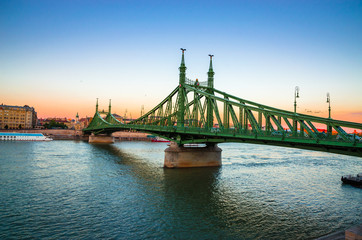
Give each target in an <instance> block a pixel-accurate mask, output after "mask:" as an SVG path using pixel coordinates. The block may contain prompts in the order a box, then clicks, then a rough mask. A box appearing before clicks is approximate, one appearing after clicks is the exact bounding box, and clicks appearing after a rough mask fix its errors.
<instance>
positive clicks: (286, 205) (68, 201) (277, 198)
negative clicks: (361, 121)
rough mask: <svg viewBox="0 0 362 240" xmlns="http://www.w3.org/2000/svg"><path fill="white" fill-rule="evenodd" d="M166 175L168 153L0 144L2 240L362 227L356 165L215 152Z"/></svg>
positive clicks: (254, 234)
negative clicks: (218, 161)
mask: <svg viewBox="0 0 362 240" xmlns="http://www.w3.org/2000/svg"><path fill="white" fill-rule="evenodd" d="M219 146H220V147H221V148H222V149H223V152H222V159H223V160H222V162H223V166H222V167H219V168H193V169H164V168H163V158H164V149H165V148H166V147H167V144H166V143H152V142H116V143H115V144H111V145H96V144H88V143H86V142H82V141H51V142H0V239H29V238H30V239H313V238H316V237H319V236H322V235H325V234H328V233H331V232H334V231H337V230H344V229H346V228H349V227H351V226H353V225H357V224H361V221H362V219H361V216H362V214H361V213H362V189H359V188H355V187H352V186H349V185H344V184H342V183H341V180H340V177H341V176H342V175H346V174H357V173H359V172H362V164H361V163H362V162H361V160H362V159H361V158H358V157H350V156H343V155H337V154H329V153H322V152H314V151H306V150H299V149H292V148H282V147H272V146H263V145H253V144H239V143H238V144H236V143H234V144H233V143H228V144H219Z"/></svg>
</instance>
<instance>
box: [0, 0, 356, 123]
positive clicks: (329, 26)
mask: <svg viewBox="0 0 362 240" xmlns="http://www.w3.org/2000/svg"><path fill="white" fill-rule="evenodd" d="M180 48H186V49H187V50H186V52H185V62H186V66H187V73H186V75H187V77H188V78H191V79H196V78H198V79H199V80H200V81H206V79H207V74H206V73H207V71H208V65H209V57H208V54H213V55H214V60H213V67H214V71H215V80H214V81H215V83H214V86H215V88H217V89H219V90H221V91H224V92H227V93H230V94H232V95H235V96H238V97H240V98H244V99H247V100H251V101H254V102H257V103H261V104H265V105H269V106H272V107H276V108H281V109H285V110H290V111H293V107H294V93H295V87H296V86H298V87H299V89H300V92H299V95H300V98H298V99H297V106H298V107H297V112H300V113H305V114H311V115H315V116H321V117H328V104H327V103H326V94H327V92H329V94H330V98H331V108H332V118H335V119H339V120H347V121H354V122H360V123H361V122H362V1H354V0H350V1H340V0H338V1H337V0H328V1H327V0H326V1H319V0H313V1H308V0H304V1H298V0H296V1H287V0H285V1H283V0H280V1H273V0H268V1H261V0H260V1H258V0H253V1H241V0H240V1H228V0H223V1H212V0H207V1H196V0H194V1H188V0H183V1H158V0H154V1H142V0H140V1H131V0H130V1H128V0H124V1H111V0H109V1H91V0H90V1H82V0H63V1H35V0H34V1H32V0H26V1H17V0H0V104H1V103H3V104H6V105H19V106H23V105H29V106H33V107H34V108H35V110H36V111H37V113H38V117H67V118H75V115H76V114H77V112H78V113H79V116H80V117H86V116H93V115H94V112H95V103H96V98H99V107H100V109H103V108H104V109H108V102H109V99H112V112H113V113H117V114H119V115H122V116H123V115H124V114H125V112H126V111H127V116H130V115H131V116H132V117H139V116H140V112H141V107H142V106H144V109H145V111H148V110H150V109H152V108H153V107H154V106H156V105H157V104H158V103H159V102H161V101H162V100H163V99H164V98H165V97H166V96H167V95H168V94H169V93H170V92H171V91H172V90H173V89H174V88H175V87H176V86H177V85H178V74H179V72H178V71H179V70H178V67H179V65H180V61H181V51H180Z"/></svg>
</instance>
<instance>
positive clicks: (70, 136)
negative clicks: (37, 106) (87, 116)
mask: <svg viewBox="0 0 362 240" xmlns="http://www.w3.org/2000/svg"><path fill="white" fill-rule="evenodd" d="M0 132H15V133H42V134H44V135H45V136H49V137H51V138H52V139H54V140H84V141H88V136H87V135H83V132H82V130H70V129H8V130H6V129H1V130H0ZM147 135H149V134H148V133H141V132H114V133H113V134H112V136H113V137H114V138H115V141H151V138H149V137H147Z"/></svg>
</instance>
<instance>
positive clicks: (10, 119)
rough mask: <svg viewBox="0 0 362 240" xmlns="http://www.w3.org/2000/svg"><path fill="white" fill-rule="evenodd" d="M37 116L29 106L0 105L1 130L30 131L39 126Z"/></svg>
mask: <svg viewBox="0 0 362 240" xmlns="http://www.w3.org/2000/svg"><path fill="white" fill-rule="evenodd" d="M37 120H38V118H37V114H36V112H35V109H34V108H33V107H29V106H28V105H24V106H23V107H20V106H10V105H4V104H1V105H0V129H29V128H34V127H35V126H36V125H37Z"/></svg>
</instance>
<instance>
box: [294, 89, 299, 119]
mask: <svg viewBox="0 0 362 240" xmlns="http://www.w3.org/2000/svg"><path fill="white" fill-rule="evenodd" d="M297 98H299V87H298V86H296V87H295V91H294V113H296V112H297Z"/></svg>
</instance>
